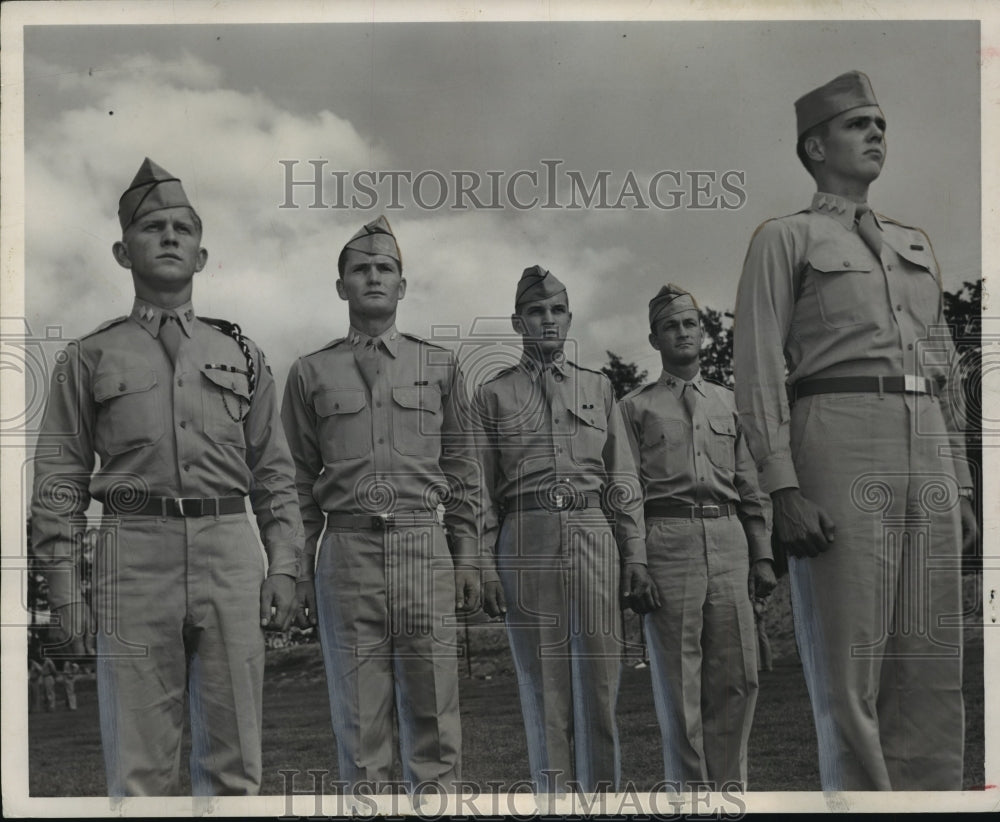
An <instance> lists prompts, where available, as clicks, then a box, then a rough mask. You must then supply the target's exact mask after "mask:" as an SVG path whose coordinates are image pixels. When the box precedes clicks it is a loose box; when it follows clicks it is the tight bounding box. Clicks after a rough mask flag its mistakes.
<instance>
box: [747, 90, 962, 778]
mask: <svg viewBox="0 0 1000 822" xmlns="http://www.w3.org/2000/svg"><path fill="white" fill-rule="evenodd" d="M795 112H796V120H797V133H798V145H797V150H798V154H799V159H800V160H801V161H802V163H803V164H804V165H805V167H806V169H807V170H808V171H809V173H810V174H811V175H812V177H813V179H814V180H815V182H816V189H817V190H816V193H815V195H814V196H813V200H812V204H811V205H810V207H809V208H807V209H805V210H803V211H799V212H798V213H796V214H791V215H789V216H786V217H779V218H777V219H774V220H769V221H768V222H765V223H764V224H762V225H761V226H760V227H759V228H758V229H757V231H756V232H755V233H754V236H753V239H752V240H751V242H750V248H749V250H748V251H747V256H746V260H745V262H744V265H743V275H742V278H741V280H740V285H739V290H738V293H737V298H736V311H735V323H734V331H735V339H734V343H733V350H734V352H735V358H734V369H735V375H736V404H737V407H738V409H739V413H740V421H741V423H742V425H743V429H744V431H745V432H746V436H747V443H748V445H749V446H750V452H751V454H753V457H754V460H755V462H756V464H757V468H758V469H759V471H760V477H761V484H762V486H763V488H764V490H765V491H767V492H768V493H769V494H770V495H771V499H772V500H773V503H774V531H775V536H776V538H777V540H778V542H779V543H780V544H781V545H783V546H784V548H785V551H786V552H787V553H788V555H789V560H788V565H789V571H788V573H789V577H790V582H791V597H792V610H793V613H794V618H795V635H796V640H797V643H798V648H799V653H800V656H801V657H802V664H803V668H804V672H805V676H806V682H807V684H808V687H809V696H810V699H811V700H812V707H813V717H814V719H815V724H816V735H817V738H818V742H819V766H820V780H821V783H822V787H823V790H824V791H837V790H845V791H871V790H959V789H960V788H961V787H962V768H963V742H964V732H965V721H964V710H963V703H962V628H961V614H962V611H963V609H962V597H961V578H960V557H961V551H962V546H963V532H964V540H965V545H966V547H967V548H971V547H972V546H974V545H975V542H976V533H977V526H976V518H975V513H974V509H973V506H972V498H973V486H972V477H971V475H970V471H969V467H968V465H967V464H966V462H965V458H964V454H965V444H964V436H963V432H962V425H963V422H962V420H963V416H964V415H963V411H962V401H961V399H962V398H961V385H960V382H959V381H958V380H956V374H955V373H954V371H953V370H952V365H953V363H954V361H955V354H954V349H953V346H952V341H951V337H950V334H949V333H948V330H947V326H946V325H945V321H944V314H943V306H942V296H941V281H940V272H939V270H938V263H937V260H936V259H935V257H934V252H933V250H932V249H931V244H930V240H929V239H928V238H927V235H926V234H924V232H923V231H921V230H920V229H917V228H911V227H909V226H905V225H902V224H900V223H897V222H895V221H893V220H890V219H889V218H887V217H884V216H882V215H880V214H875V212H874V211H872V209H871V208H870V207H869V205H868V191H869V186H870V185H871V184H872V183H873V182H874V181H875V180H876V179H878V177H879V175H880V174H881V172H882V165H883V163H884V162H885V157H886V119H885V115H884V114H883V113H882V109H881V108H879V105H878V102H877V101H876V99H875V94H874V92H873V90H872V86H871V83H870V81H869V79H868V77H867V76H866V75H864V74H862V73H861V72H858V71H851V72H848V73H846V74H842V75H840V76H839V77H836V78H834V79H833V80H831V81H830V82H828V83H826V84H825V85H823V86H820V87H819V88H816V89H814V90H813V91H811V92H809V93H808V94H806V95H804V96H803V97H801V98H799V99H798V100H797V101H796V103H795ZM916 172H917V173H919V169H918V170H916ZM910 173H911V174H912V173H914V170H913V169H911V170H910ZM934 194H935V193H934V192H927V196H928V197H932V196H934Z"/></svg>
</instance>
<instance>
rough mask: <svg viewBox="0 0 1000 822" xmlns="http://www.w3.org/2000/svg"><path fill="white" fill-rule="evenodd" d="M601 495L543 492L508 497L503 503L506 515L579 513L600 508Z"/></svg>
mask: <svg viewBox="0 0 1000 822" xmlns="http://www.w3.org/2000/svg"><path fill="white" fill-rule="evenodd" d="M600 507H601V495H600V494H595V493H585V494H580V493H575V492H574V493H567V494H559V493H555V492H552V493H550V492H548V491H545V492H541V493H538V494H521V495H520V496H516V497H508V498H507V499H505V500H504V502H503V509H504V513H506V514H512V513H514V512H515V511H550V512H558V511H579V510H583V509H584V508H600Z"/></svg>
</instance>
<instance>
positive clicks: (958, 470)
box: [954, 459, 976, 491]
mask: <svg viewBox="0 0 1000 822" xmlns="http://www.w3.org/2000/svg"><path fill="white" fill-rule="evenodd" d="M954 463H955V480H956V481H957V482H958V487H959V488H971V489H973V491H975V488H976V486H975V483H974V482H973V481H972V472H971V471H970V470H969V463H967V462H966V461H965V460H964V459H955V460H954Z"/></svg>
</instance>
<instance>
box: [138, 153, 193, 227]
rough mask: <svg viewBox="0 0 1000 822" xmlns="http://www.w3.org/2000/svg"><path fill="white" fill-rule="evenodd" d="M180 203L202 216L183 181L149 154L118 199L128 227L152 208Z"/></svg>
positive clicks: (157, 209)
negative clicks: (151, 158)
mask: <svg viewBox="0 0 1000 822" xmlns="http://www.w3.org/2000/svg"><path fill="white" fill-rule="evenodd" d="M178 206H185V207H187V208H190V209H191V212H192V213H193V214H194V215H195V217H197V216H198V213H197V212H196V211H195V210H194V206H192V205H191V202H190V200H188V198H187V194H185V193H184V187H183V186H182V185H181V181H180V180H179V179H178V178H177V177H174V176H173V175H172V174H171V173H170V172H169V171H167V170H165V169H164V168H161V167H160V166H158V165H157V164H156V163H154V162H153V161H152V160H150V159H149V158H148V157H147V158H146V159H145V160H143V161H142V165H141V166H139V171H138V172H136V175H135V177H134V178H133V180H132V183H131V184H130V185H129V187H128V188H127V189H125V193H124V194H122V196H121V197H120V198H119V200H118V222H119V223H121V227H122V231H124V230H125V229H126V228H128V227H129V226H130V225H132V223H134V222H135V221H136V220H138V219H139V218H140V217H143V216H145V215H146V214H149V213H150V212H151V211H159V210H160V209H161V208H176V207H178ZM199 219H200V218H199Z"/></svg>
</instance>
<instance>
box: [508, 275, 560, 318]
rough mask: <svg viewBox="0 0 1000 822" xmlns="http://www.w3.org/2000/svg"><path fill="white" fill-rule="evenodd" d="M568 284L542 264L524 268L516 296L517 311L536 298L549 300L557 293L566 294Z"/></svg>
mask: <svg viewBox="0 0 1000 822" xmlns="http://www.w3.org/2000/svg"><path fill="white" fill-rule="evenodd" d="M565 292H566V286H565V285H563V284H562V283H561V282H560V281H559V278H558V277H556V275H555V274H553V273H552V272H551V271H546V270H545V269H544V268H542V267H541V266H540V265H533V266H531V268H526V269H524V272H523V273H522V274H521V279H520V280H518V283H517V296H516V297H515V298H514V311H515V312H516V311H517V310H518V309H519V308H520V307H521V306H522V305H523V304H524V303H530V302H534V301H535V300H547V299H548V298H549V297H554V296H555V295H556V294H564V293H565Z"/></svg>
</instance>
